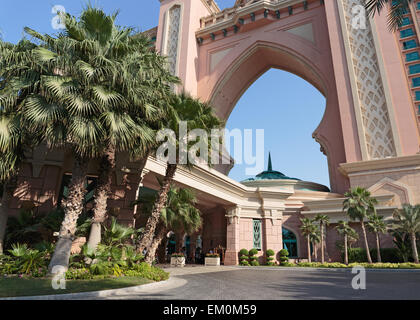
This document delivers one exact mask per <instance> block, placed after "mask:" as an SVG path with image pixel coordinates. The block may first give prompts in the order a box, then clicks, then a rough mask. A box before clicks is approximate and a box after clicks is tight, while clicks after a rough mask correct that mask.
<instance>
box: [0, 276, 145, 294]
mask: <svg viewBox="0 0 420 320" xmlns="http://www.w3.org/2000/svg"><path fill="white" fill-rule="evenodd" d="M151 282H153V281H152V280H148V279H144V278H140V277H119V278H109V279H93V280H67V282H66V289H64V290H63V289H61V290H54V289H53V288H52V285H51V279H45V278H42V279H22V278H2V279H0V297H2V298H5V297H23V296H38V295H50V294H65V293H75V292H88V291H99V290H108V289H118V288H125V287H132V286H138V285H141V284H146V283H151Z"/></svg>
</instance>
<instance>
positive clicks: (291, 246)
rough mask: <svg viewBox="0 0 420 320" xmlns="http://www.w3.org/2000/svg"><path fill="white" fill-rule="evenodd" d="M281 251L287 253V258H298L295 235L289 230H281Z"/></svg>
mask: <svg viewBox="0 0 420 320" xmlns="http://www.w3.org/2000/svg"><path fill="white" fill-rule="evenodd" d="M282 231H283V249H286V250H287V251H289V258H298V246H297V238H296V235H295V234H294V233H293V232H292V231H290V230H289V229H286V228H282Z"/></svg>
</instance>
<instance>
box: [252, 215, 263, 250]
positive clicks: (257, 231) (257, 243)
mask: <svg viewBox="0 0 420 320" xmlns="http://www.w3.org/2000/svg"><path fill="white" fill-rule="evenodd" d="M252 230H253V231H254V232H253V239H254V248H255V249H257V250H261V220H253V228H252Z"/></svg>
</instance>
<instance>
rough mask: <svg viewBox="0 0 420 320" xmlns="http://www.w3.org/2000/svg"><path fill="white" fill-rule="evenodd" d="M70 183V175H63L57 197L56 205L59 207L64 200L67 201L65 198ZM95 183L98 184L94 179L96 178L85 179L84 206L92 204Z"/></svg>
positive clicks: (96, 179)
mask: <svg viewBox="0 0 420 320" xmlns="http://www.w3.org/2000/svg"><path fill="white" fill-rule="evenodd" d="M70 181H71V174H65V175H64V176H63V181H62V183H61V191H60V195H59V197H58V205H59V206H60V205H61V202H62V201H63V200H64V199H67V197H68V195H69V185H70ZM97 183H98V178H96V177H86V182H85V189H86V193H85V200H84V204H85V205H86V204H90V203H93V200H94V194H95V189H96V185H97ZM88 207H89V206H88ZM87 209H89V208H87Z"/></svg>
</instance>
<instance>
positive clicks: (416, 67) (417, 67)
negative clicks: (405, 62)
mask: <svg viewBox="0 0 420 320" xmlns="http://www.w3.org/2000/svg"><path fill="white" fill-rule="evenodd" d="M408 69H409V73H410V74H415V73H420V64H413V65H412V66H409V67H408Z"/></svg>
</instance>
